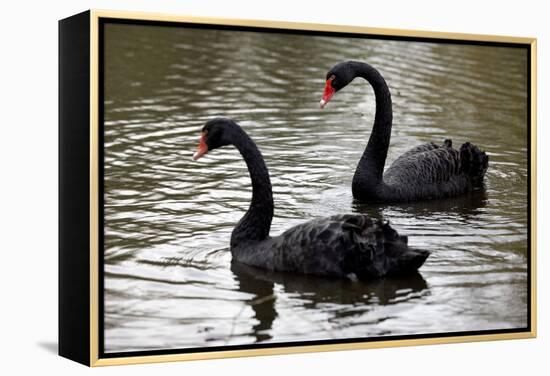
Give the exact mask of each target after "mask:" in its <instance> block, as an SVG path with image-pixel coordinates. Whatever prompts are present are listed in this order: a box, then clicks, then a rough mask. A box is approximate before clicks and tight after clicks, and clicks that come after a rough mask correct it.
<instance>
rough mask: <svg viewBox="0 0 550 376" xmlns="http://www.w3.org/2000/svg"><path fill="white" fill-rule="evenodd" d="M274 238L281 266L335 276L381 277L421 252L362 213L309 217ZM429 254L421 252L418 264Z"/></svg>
mask: <svg viewBox="0 0 550 376" xmlns="http://www.w3.org/2000/svg"><path fill="white" fill-rule="evenodd" d="M273 240H274V241H275V242H276V246H275V248H276V249H277V250H278V252H279V257H278V258H277V259H278V263H279V265H278V269H279V270H284V271H294V272H300V273H305V274H317V275H324V276H335V277H343V276H349V275H351V274H354V275H356V276H357V277H359V278H362V279H368V278H377V277H381V276H383V275H385V274H387V273H391V272H392V270H396V268H405V266H404V264H403V260H404V259H410V260H412V259H413V257H412V256H411V257H409V256H410V255H413V256H414V255H416V253H414V252H417V251H415V250H411V249H409V248H408V246H407V238H406V237H405V236H399V235H398V234H397V232H396V231H395V230H393V229H392V228H391V226H389V224H387V223H382V222H381V221H379V220H373V219H371V218H369V217H368V216H366V215H361V214H357V215H351V214H346V215H335V216H331V217H326V218H321V219H316V220H313V221H309V222H306V223H303V224H301V225H298V226H296V227H293V228H291V229H289V230H287V231H285V232H284V233H283V234H281V235H280V236H279V237H277V238H274V239H273ZM427 255H428V254H427V253H425V252H423V253H422V254H420V256H421V257H420V258H421V260H420V263H419V264H418V262H416V261H415V262H416V264H415V265H416V268H418V267H419V266H420V265H422V263H423V262H424V260H425V259H426V257H427ZM411 262H412V261H411ZM415 270H416V269H415Z"/></svg>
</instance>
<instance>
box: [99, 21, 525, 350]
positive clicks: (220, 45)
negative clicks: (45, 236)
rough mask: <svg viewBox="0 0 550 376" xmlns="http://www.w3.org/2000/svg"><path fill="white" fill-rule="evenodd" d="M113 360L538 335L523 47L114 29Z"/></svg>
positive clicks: (109, 256) (106, 337) (106, 54)
mask: <svg viewBox="0 0 550 376" xmlns="http://www.w3.org/2000/svg"><path fill="white" fill-rule="evenodd" d="M100 49H101V52H100V54H101V55H100V56H101V61H100V72H101V75H100V78H101V86H100V90H101V91H100V95H101V96H100V98H101V102H100V106H101V117H100V131H101V132H102V141H103V143H102V151H101V158H102V159H101V170H100V174H101V175H100V176H101V179H102V183H101V189H102V192H103V194H102V202H101V205H102V213H103V217H102V218H101V221H102V228H103V232H102V243H101V245H100V252H101V260H100V262H101V275H100V277H101V285H100V286H101V290H100V302H101V311H100V344H99V345H100V349H101V352H102V353H103V354H104V355H107V356H108V355H116V354H137V353H143V352H151V353H154V352H155V351H175V350H177V351H183V352H185V351H199V350H200V351H203V350H213V349H231V348H254V346H256V347H261V346H272V345H285V346H291V345H293V344H309V343H312V344H314V343H334V342H338V341H369V340H380V339H395V338H421V337H422V336H434V335H460V334H472V333H506V332H510V331H518V330H526V329H527V328H528V326H529V299H530V286H529V278H530V277H529V273H530V271H529V257H530V254H529V252H530V249H529V235H528V234H529V215H530V211H529V210H530V203H529V177H530V172H529V153H530V145H529V97H528V93H529V87H528V83H529V64H530V63H529V51H528V49H527V48H525V46H514V45H505V44H496V43H495V44H488V43H473V42H460V43H459V42H453V41H441V40H420V39H406V38H391V37H377V36H359V35H347V34H342V35H336V34H334V35H332V34H331V35H329V34H328V33H325V34H322V33H315V32H303V31H291V30H286V31H283V30H266V29H258V30H251V29H238V28H228V27H216V26H209V25H202V26H200V25H190V24H170V23H167V24H159V23H147V22H140V23H137V22H136V23H132V22H131V21H125V22H116V21H109V20H107V21H105V22H104V23H103V24H102V29H101V34H100Z"/></svg>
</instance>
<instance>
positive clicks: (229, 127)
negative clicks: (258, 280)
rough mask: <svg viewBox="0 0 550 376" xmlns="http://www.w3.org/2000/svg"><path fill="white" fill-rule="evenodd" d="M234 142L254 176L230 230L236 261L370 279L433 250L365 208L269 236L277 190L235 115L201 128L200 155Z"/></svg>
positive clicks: (407, 268) (402, 270)
mask: <svg viewBox="0 0 550 376" xmlns="http://www.w3.org/2000/svg"><path fill="white" fill-rule="evenodd" d="M226 145H234V146H235V147H236V148H237V149H238V150H239V152H240V153H241V155H242V157H243V158H244V161H245V162H246V165H247V167H248V171H249V174H250V178H251V180H252V201H251V203H250V207H249V209H248V211H247V212H246V214H245V215H244V217H243V218H241V220H240V221H239V223H238V224H237V226H236V227H235V228H234V230H233V233H232V234H231V242H230V249H231V255H232V258H233V261H237V262H241V263H243V264H247V265H250V266H255V267H259V268H263V269H268V270H272V271H281V272H296V273H303V274H313V275H319V276H327V277H341V278H342V277H343V278H345V277H347V278H350V279H355V278H358V279H371V278H378V277H382V276H385V275H401V274H409V273H413V272H415V271H416V270H417V269H418V268H419V267H420V266H421V265H422V264H423V263H424V261H425V260H426V258H427V257H428V255H429V252H427V251H424V250H418V249H413V248H410V247H408V245H407V237H406V236H400V235H399V234H397V232H396V231H395V230H393V229H392V228H391V227H390V225H389V224H388V223H384V222H381V221H379V220H374V219H371V218H369V217H368V216H366V215H363V214H353V215H352V214H344V215H334V216H331V217H326V218H320V219H315V220H312V221H309V222H306V223H303V224H300V225H298V226H295V227H292V228H290V229H288V230H286V231H285V232H283V233H282V234H281V235H279V236H275V237H270V236H269V230H270V227H271V220H272V219H273V194H272V190H271V181H270V179H269V172H268V170H267V167H266V165H265V163H264V160H263V157H262V154H261V153H260V151H259V150H258V148H257V147H256V144H255V143H254V141H252V139H251V138H250V137H249V136H248V135H247V134H246V132H245V131H244V130H243V129H242V128H241V127H240V126H239V125H238V124H237V123H235V122H234V121H233V120H231V119H225V118H217V119H213V120H210V121H208V122H207V123H206V125H205V126H204V127H203V128H202V132H201V137H200V142H199V147H198V150H197V152H196V153H195V154H194V155H193V159H194V160H197V159H199V158H200V157H202V156H203V155H204V154H206V153H208V152H209V151H212V150H214V149H216V148H219V147H222V146H226Z"/></svg>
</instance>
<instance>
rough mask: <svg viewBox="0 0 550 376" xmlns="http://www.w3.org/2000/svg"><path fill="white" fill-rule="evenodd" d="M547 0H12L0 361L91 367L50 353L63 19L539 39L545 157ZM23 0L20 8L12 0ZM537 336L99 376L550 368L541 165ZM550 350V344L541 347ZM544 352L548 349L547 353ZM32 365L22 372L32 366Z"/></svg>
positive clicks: (58, 368) (1, 84)
mask: <svg viewBox="0 0 550 376" xmlns="http://www.w3.org/2000/svg"><path fill="white" fill-rule="evenodd" d="M545 3H546V2H544V1H531V0H524V1H480V0H475V1H471V0H460V1H449V2H446V1H439V2H438V1H421V0H413V1H406V0H403V1H393V0H385V1H380V2H372V1H367V0H363V1H357V2H353V1H351V0H332V1H321V0H318V1H315V2H299V1H298V0H293V1H290V0H276V1H275V0H274V1H269V2H261V1H258V2H248V3H247V2H245V1H241V0H229V1H204V0H203V1H199V0H180V1H168V0H165V1H131V0H128V1H117V0H108V1H100V0H98V1H80V0H75V1H71V2H67V3H66V4H63V3H61V2H59V3H56V4H52V2H46V1H44V2H36V3H35V4H33V3H32V2H29V1H22V0H21V1H17V2H16V1H12V2H4V3H3V7H2V11H3V12H2V21H1V22H0V28H1V33H0V38H1V45H0V46H1V51H2V53H1V55H0V64H1V66H2V70H1V75H2V78H1V80H0V88H1V93H2V95H3V99H2V102H1V105H0V115H1V116H0V127H1V128H2V133H1V134H0V135H1V136H0V137H1V139H0V153H1V154H0V163H1V165H0V167H1V171H2V175H1V176H2V178H1V181H0V190H1V192H0V193H1V195H0V200H1V206H0V219H1V221H2V222H1V223H0V226H1V227H0V234H1V237H2V242H1V243H0V255H1V258H0V268H1V270H0V278H1V279H2V280H1V285H0V286H1V292H2V295H1V297H0V301H1V303H0V304H1V305H2V308H1V309H0V315H1V320H0V323H1V324H0V325H1V326H2V327H1V330H0V347H1V358H2V361H0V369H2V370H3V371H2V374H8V373H6V372H5V370H8V369H13V371H15V370H17V374H23V372H21V371H31V372H32V371H33V370H34V371H35V372H40V371H42V370H44V371H47V372H48V373H50V372H57V373H56V374H71V375H78V374H84V373H85V372H87V371H88V370H87V369H86V368H84V367H82V366H79V365H76V364H75V363H72V362H70V361H68V360H64V359H61V358H58V357H57V356H55V355H54V348H55V343H56V340H57V20H58V19H60V18H63V17H66V16H69V15H71V14H74V13H77V12H80V11H82V10H85V9H88V8H100V9H101V8H103V9H119V10H142V11H155V12H172V13H180V14H193V15H204V16H219V17H226V18H253V19H272V20H287V21H301V22H320V23H332V24H356V25H365V26H372V27H387V28H405V29H424V30H438V31H454V32H469V33H486V34H503V35H517V36H534V37H537V38H538V39H539V44H538V47H539V74H538V77H539V81H538V82H539V93H538V103H539V114H538V115H539V117H538V119H539V121H538V124H539V138H538V140H539V149H540V154H539V166H544V162H545V161H548V157H549V155H548V154H549V151H548V149H544V148H543V147H542V146H544V142H545V141H546V142H549V141H550V140H549V138H548V131H547V130H546V129H545V127H544V125H545V123H547V121H548V117H549V110H548V103H549V93H548V90H549V85H548V74H547V71H546V70H545V67H549V66H550V57H549V53H548V50H547V44H548V42H549V40H550V35H549V30H550V27H549V26H548V14H549V13H548V11H547V10H545V9H544V4H545ZM14 4H15V5H14ZM538 178H539V195H538V207H539V213H540V214H539V223H538V228H539V248H538V251H539V255H538V264H539V284H538V285H539V338H538V339H536V340H516V341H501V342H493V343H475V344H474V343H472V344H459V345H440V346H424V347H416V348H398V349H383V350H362V351H348V352H334V353H322V354H307V355H292V356H290V355H287V356H277V357H260V358H247V359H230V360H216V361H201V362H187V363H173V364H161V365H146V366H126V367H114V368H113V367H111V368H106V369H100V370H97V371H96V372H99V373H101V374H115V373H116V374H117V375H118V374H122V375H124V374H138V375H148V374H151V373H152V372H165V373H166V374H178V375H189V374H201V375H214V374H220V373H223V374H233V373H235V374H244V375H252V374H257V373H259V374H262V376H263V375H275V374H277V375H280V374H288V375H290V374H298V375H299V374H309V375H317V374H320V375H329V374H345V373H348V372H359V373H360V374H362V375H368V374H371V375H372V374H381V373H383V374H385V375H386V374H387V375H393V374H399V373H401V374H403V373H411V374H422V375H441V374H445V375H464V374H467V375H468V374H472V375H477V374H483V373H486V374H495V375H514V374H515V375H517V374H534V375H541V374H544V373H545V372H548V359H544V358H543V353H546V354H548V348H550V346H548V344H549V340H548V335H549V329H548V317H550V315H549V312H548V295H549V294H548V291H547V290H548V289H547V288H546V286H548V285H549V283H550V282H549V278H548V273H550V270H549V267H548V260H549V257H548V254H547V252H546V251H547V249H545V248H547V247H548V245H549V238H548V234H547V233H544V232H543V231H542V229H544V228H545V227H547V226H548V225H549V224H550V223H549V218H548V213H547V212H546V213H545V210H544V209H547V208H548V204H549V199H548V197H545V195H544V194H543V193H542V192H544V191H545V190H546V188H547V187H548V183H549V182H548V175H547V174H544V173H543V172H542V171H541V168H540V167H539V173H538ZM545 347H546V349H545ZM546 357H548V355H546ZM25 373H26V372H25Z"/></svg>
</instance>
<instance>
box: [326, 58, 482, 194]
mask: <svg viewBox="0 0 550 376" xmlns="http://www.w3.org/2000/svg"><path fill="white" fill-rule="evenodd" d="M355 77H363V78H364V79H366V80H367V81H368V82H369V83H370V84H371V86H372V87H373V89H374V93H375V97H376V114H375V118H374V126H373V129H372V132H371V136H370V138H369V142H368V144H367V147H366V149H365V151H364V153H363V156H362V157H361V159H360V161H359V164H358V165H357V169H356V171H355V175H354V177H353V182H352V191H353V196H354V197H355V198H356V199H359V200H363V201H373V202H395V201H417V200H424V199H434V198H442V197H451V196H456V195H459V194H462V193H466V192H468V191H471V190H475V189H477V188H480V187H482V185H483V177H484V175H485V172H486V171H487V166H488V161H489V158H488V156H487V155H486V154H485V152H483V151H481V150H479V148H478V147H476V146H475V145H472V144H470V143H469V142H467V143H465V144H463V145H462V146H461V147H460V149H459V150H457V149H454V148H453V147H452V142H451V140H445V142H444V143H443V144H442V145H436V144H434V143H428V144H423V145H420V146H417V147H415V148H413V149H411V150H409V151H407V152H406V153H404V154H403V155H401V156H400V157H399V158H397V159H396V160H395V161H394V162H393V163H392V164H391V166H390V167H389V168H388V169H387V170H386V172H385V173H383V170H384V164H385V162H386V157H387V153H388V147H389V143H390V136H391V128H392V121H393V114H392V101H391V95H390V91H389V88H388V86H387V84H386V82H385V80H384V78H383V77H382V75H380V73H379V72H378V71H377V70H376V69H374V68H373V67H372V66H370V65H368V64H366V63H362V62H357V61H348V62H344V63H340V64H337V65H336V66H334V67H333V68H332V69H331V70H330V71H329V72H328V73H327V87H326V88H325V95H324V96H323V100H322V101H321V106H322V107H323V106H324V105H325V104H326V103H327V102H328V100H330V98H331V97H332V94H334V93H335V92H337V91H338V90H341V89H343V88H344V87H345V86H347V85H348V84H349V83H350V82H351V81H352V80H353V79H354V78H355ZM327 94H328V95H327Z"/></svg>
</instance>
